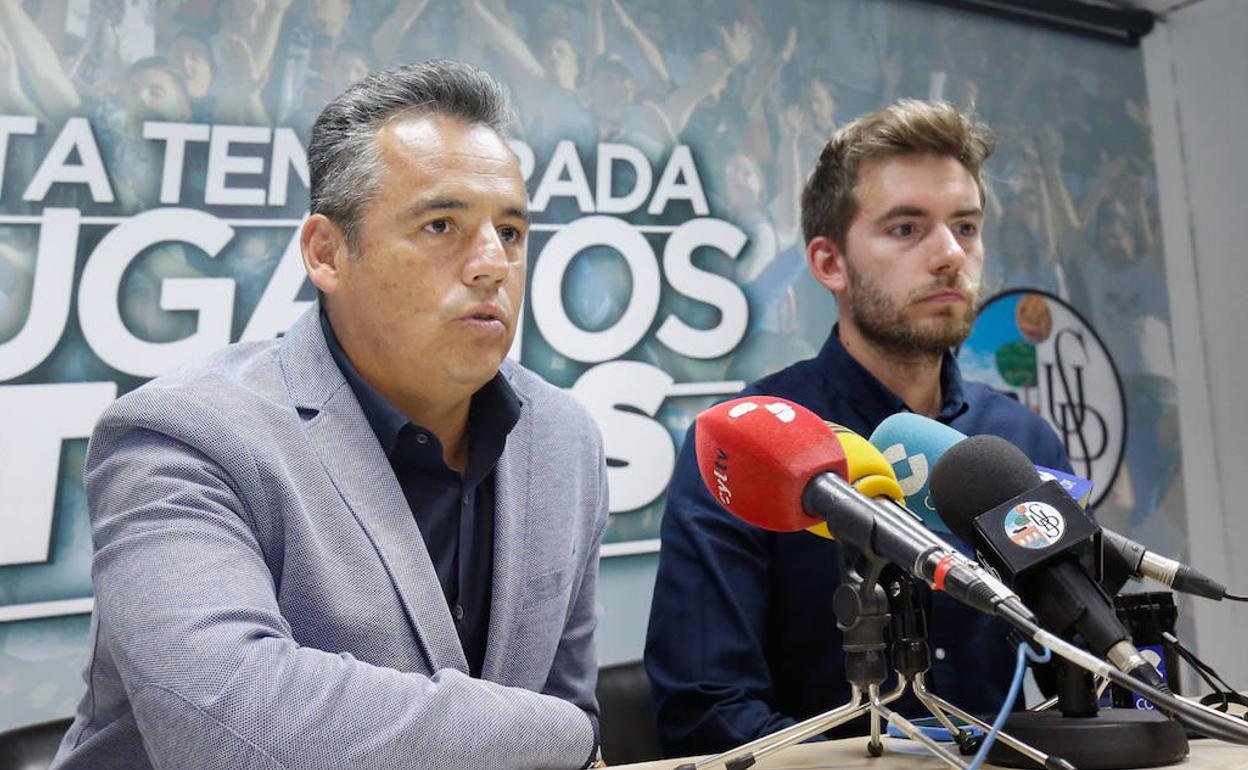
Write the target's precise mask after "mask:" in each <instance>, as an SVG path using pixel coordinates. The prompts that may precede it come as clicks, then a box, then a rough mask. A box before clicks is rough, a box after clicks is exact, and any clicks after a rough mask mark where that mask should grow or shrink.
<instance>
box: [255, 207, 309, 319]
mask: <svg viewBox="0 0 1248 770" xmlns="http://www.w3.org/2000/svg"><path fill="white" fill-rule="evenodd" d="M307 276H308V274H307V272H306V271H305V270H304V267H303V253H302V252H301V251H300V249H299V228H295V232H294V234H292V235H291V236H290V241H289V242H288V243H287V244H286V251H284V252H282V261H281V262H278V263H277V269H276V270H274V271H273V275H272V277H270V278H269V284H268V285H267V286H265V287H264V294H263V295H262V296H261V297H260V302H259V303H258V304H257V305H256V310H255V312H254V313H252V314H251V320H250V321H248V322H247V328H246V329H244V330H243V336H242V339H241V340H240V341H242V342H249V341H251V340H271V339H273V338H274V337H276V336H277V335H279V334H281V333H282V332H284V331H286V330H287V329H289V328H290V325H291V324H292V323H294V322H295V319H296V318H298V317H299V316H300V315H302V314H303V311H304V310H306V309H307V307H308V305H311V304H312V303H311V302H308V301H299V300H296V299H295V297H297V296H298V295H299V290H300V289H302V288H303V282H304V280H306V279H307Z"/></svg>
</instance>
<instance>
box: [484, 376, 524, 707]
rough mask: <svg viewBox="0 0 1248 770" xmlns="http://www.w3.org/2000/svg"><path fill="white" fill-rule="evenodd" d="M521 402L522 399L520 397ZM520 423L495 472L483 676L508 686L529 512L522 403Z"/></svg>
mask: <svg viewBox="0 0 1248 770" xmlns="http://www.w3.org/2000/svg"><path fill="white" fill-rule="evenodd" d="M521 398H522V399H523V396H521ZM520 408H521V413H520V421H519V422H517V423H516V427H514V428H512V430H511V433H509V434H508V435H507V448H506V449H505V450H504V451H503V454H502V457H500V458H499V460H498V465H496V466H495V468H494V578H493V580H492V581H491V590H492V598H491V599H490V629H489V634H488V636H487V639H486V645H485V661H484V662H483V664H482V667H481V678H482V679H489V680H490V681H494V682H500V683H502V684H506V683H507V681H508V680H507V678H506V676H505V672H506V664H507V661H508V656H507V651H508V650H509V649H511V639H512V636H513V635H514V633H515V631H516V626H517V624H518V622H519V618H518V617H517V613H518V612H519V609H520V602H521V600H522V598H523V597H522V593H523V590H524V586H525V584H526V581H527V579H528V571H527V567H528V563H527V562H526V561H525V554H527V553H530V552H531V551H530V544H529V542H528V541H527V537H528V534H529V526H528V521H527V516H528V511H529V510H530V507H531V506H530V500H529V494H530V489H529V452H530V451H531V449H532V427H533V426H532V424H531V422H530V421H529V420H528V419H527V418H526V415H525V414H524V408H525V406H524V405H523V404H522V405H521V407H520Z"/></svg>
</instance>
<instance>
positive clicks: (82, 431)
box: [0, 382, 117, 567]
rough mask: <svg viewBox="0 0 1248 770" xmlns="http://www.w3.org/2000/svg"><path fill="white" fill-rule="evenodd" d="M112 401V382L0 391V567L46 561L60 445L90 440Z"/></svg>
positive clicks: (114, 386)
mask: <svg viewBox="0 0 1248 770" xmlns="http://www.w3.org/2000/svg"><path fill="white" fill-rule="evenodd" d="M116 397H117V384H116V383H113V382H74V383H57V384H54V385H6V386H3V387H0V414H3V415H4V423H5V424H4V430H0V498H3V500H4V505H3V506H0V530H3V532H4V537H2V538H0V567H3V566H7V565H10V564H30V563H37V562H46V561H47V560H48V549H49V546H50V544H51V539H52V514H53V511H54V506H55V502H56V481H57V477H58V476H59V475H60V470H61V467H60V465H61V464H60V456H61V442H62V441H64V440H66V439H74V438H85V437H87V436H89V435H90V434H91V428H92V426H93V425H95V421H96V420H98V419H99V417H100V414H101V413H102V412H103V411H104V410H105V409H106V408H108V405H109V404H111V403H112V402H113V400H114V399H115V398H116Z"/></svg>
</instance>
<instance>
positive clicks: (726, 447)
mask: <svg viewBox="0 0 1248 770" xmlns="http://www.w3.org/2000/svg"><path fill="white" fill-rule="evenodd" d="M694 432H695V434H696V436H697V439H696V441H697V443H696V445H695V448H696V450H697V457H698V470H699V471H700V472H701V474H702V481H703V483H705V484H706V488H707V489H708V490H709V491H710V493H711V496H712V497H714V498H715V499H716V500H718V501H719V503H720V504H721V505H723V506H724V507H725V508H727V509H728V510H729V511H730V512H731V513H732V514H733V515H734V516H736V517H738V518H740V519H744V520H745V521H748V522H749V523H751V524H753V525H755V526H757V527H762V528H763V529H770V530H775V531H778V532H796V531H798V530H801V529H806V528H808V527H811V526H814V525H816V524H818V523H820V520H819V519H817V518H815V517H813V516H808V515H807V514H806V512H805V511H803V510H802V493H803V492H804V491H805V489H806V484H807V483H808V482H809V481H810V480H811V478H813V477H814V476H816V475H818V474H820V473H823V472H825V471H828V472H831V473H835V474H837V475H838V476H840V477H841V478H846V471H847V464H846V461H845V452H844V450H843V449H842V448H841V443H840V441H839V440H838V439H837V437H836V434H834V433H833V432H832V429H831V428H830V427H828V425H827V424H826V423H824V421H823V420H822V419H821V418H820V417H819V416H818V415H816V414H815V413H814V412H812V411H810V410H809V409H807V408H806V407H804V406H801V405H800V404H795V403H793V402H792V401H787V400H785V399H783V398H777V397H775V396H745V397H742V398H737V399H733V400H732V401H725V402H724V403H722V404H717V405H715V406H713V407H711V408H710V409H707V410H706V411H705V412H702V413H701V414H699V415H698V418H697V422H696V425H695V428H694Z"/></svg>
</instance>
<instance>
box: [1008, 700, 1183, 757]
mask: <svg viewBox="0 0 1248 770" xmlns="http://www.w3.org/2000/svg"><path fill="white" fill-rule="evenodd" d="M1002 729H1003V730H1004V731H1005V732H1007V733H1009V734H1010V735H1013V736H1014V737H1015V738H1017V739H1018V740H1020V741H1023V742H1024V743H1029V744H1031V745H1032V746H1035V747H1036V748H1038V749H1040V750H1041V751H1044V752H1046V753H1048V754H1052V755H1054V756H1058V757H1061V758H1062V759H1065V760H1066V761H1068V762H1070V763H1071V764H1072V765H1074V766H1075V767H1077V768H1079V770H1124V769H1126V768H1139V767H1156V766H1158V765H1170V764H1174V763H1176V762H1179V761H1181V760H1182V759H1183V758H1184V757H1186V756H1187V753H1188V746H1187V735H1186V733H1185V732H1184V730H1183V726H1182V725H1180V724H1179V723H1178V722H1176V721H1175V720H1173V719H1170V718H1168V717H1166V716H1163V715H1162V714H1158V713H1157V712H1155V711H1140V710H1137V709H1112V708H1110V709H1101V710H1100V711H1099V712H1098V713H1097V714H1096V716H1092V717H1064V716H1062V714H1061V712H1060V711H1056V710H1052V711H1022V712H1019V713H1017V714H1013V715H1011V716H1010V717H1009V718H1008V719H1007V720H1006V721H1005V727H1003V728H1002ZM988 761H989V762H990V763H992V764H994V765H1001V766H1003V767H1022V768H1038V767H1040V765H1038V764H1036V763H1035V762H1033V761H1032V760H1030V759H1028V758H1027V757H1025V756H1023V755H1022V754H1019V753H1018V752H1017V751H1015V750H1014V749H1011V748H1010V747H1009V746H1006V745H1004V744H1002V743H1001V742H1000V741H997V742H996V743H994V744H993V745H992V749H991V750H989V752H988Z"/></svg>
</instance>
